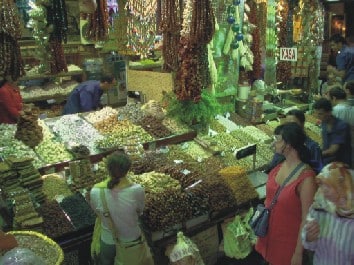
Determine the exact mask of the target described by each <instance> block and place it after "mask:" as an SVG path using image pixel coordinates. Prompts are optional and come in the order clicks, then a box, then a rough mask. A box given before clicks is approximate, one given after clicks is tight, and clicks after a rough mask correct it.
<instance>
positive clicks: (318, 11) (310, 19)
mask: <svg viewBox="0 0 354 265" xmlns="http://www.w3.org/2000/svg"><path fill="white" fill-rule="evenodd" d="M299 7H300V11H299V14H298V15H300V16H301V17H302V22H301V26H302V31H303V32H302V39H301V41H300V44H299V45H300V46H302V47H303V49H304V54H303V57H304V58H305V59H306V63H307V65H308V69H311V71H308V73H309V76H308V78H309V82H308V90H309V91H308V93H309V95H313V94H316V93H317V90H318V76H319V73H320V56H321V55H320V53H319V52H318V50H317V47H318V46H319V45H321V44H322V41H323V28H324V20H323V17H324V15H323V13H324V9H323V6H322V4H321V3H320V2H319V1H318V0H306V1H305V0H300V2H299Z"/></svg>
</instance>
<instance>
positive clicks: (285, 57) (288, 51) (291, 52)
mask: <svg viewBox="0 0 354 265" xmlns="http://www.w3.org/2000/svg"><path fill="white" fill-rule="evenodd" d="M280 61H291V62H296V61H297V48H280Z"/></svg>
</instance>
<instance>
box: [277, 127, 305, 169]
mask: <svg viewBox="0 0 354 265" xmlns="http://www.w3.org/2000/svg"><path fill="white" fill-rule="evenodd" d="M274 134H276V135H281V137H282V139H283V140H284V142H285V143H287V144H290V145H291V146H292V148H294V149H295V150H296V151H297V153H298V155H299V157H300V160H301V161H302V162H304V163H309V162H310V151H309V150H308V149H307V147H306V146H305V139H306V135H305V132H304V130H303V129H302V128H301V126H300V125H299V124H297V123H296V122H287V123H284V124H281V125H279V126H278V127H276V128H275V130H274Z"/></svg>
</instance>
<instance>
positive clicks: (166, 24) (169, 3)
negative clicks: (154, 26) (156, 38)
mask: <svg viewBox="0 0 354 265" xmlns="http://www.w3.org/2000/svg"><path fill="white" fill-rule="evenodd" d="M182 3H183V1H182V0H165V1H163V2H162V8H161V13H162V14H161V25H160V29H161V32H162V37H163V46H162V56H163V58H164V65H163V69H164V70H165V71H177V69H178V67H179V66H178V65H179V62H178V47H179V40H180V32H181V28H182V14H181V8H180V7H181V6H182Z"/></svg>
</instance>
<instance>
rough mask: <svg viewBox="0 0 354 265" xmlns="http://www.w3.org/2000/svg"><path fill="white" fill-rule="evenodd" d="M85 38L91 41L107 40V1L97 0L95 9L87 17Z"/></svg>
mask: <svg viewBox="0 0 354 265" xmlns="http://www.w3.org/2000/svg"><path fill="white" fill-rule="evenodd" d="M88 18H89V23H88V31H87V36H86V37H87V38H88V39H89V40H92V41H105V40H107V38H108V28H109V14H108V9H107V0H97V8H96V10H95V12H94V13H93V14H89V15H88Z"/></svg>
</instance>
